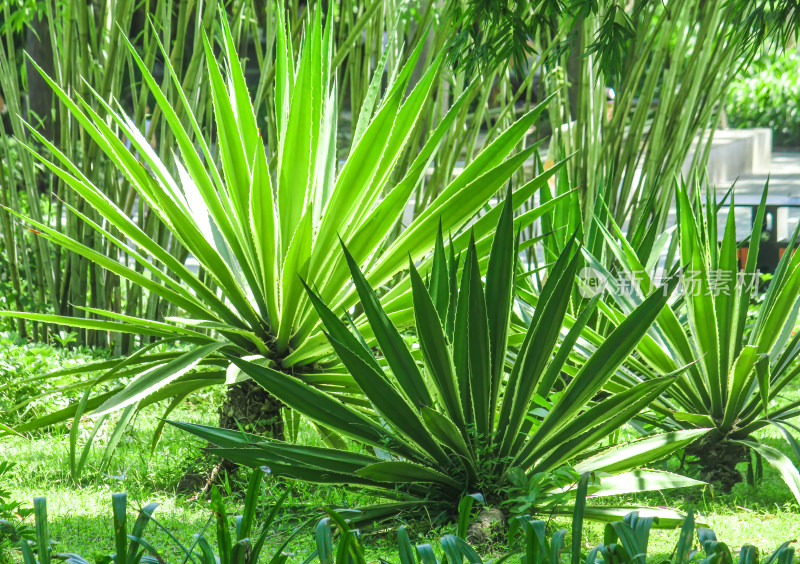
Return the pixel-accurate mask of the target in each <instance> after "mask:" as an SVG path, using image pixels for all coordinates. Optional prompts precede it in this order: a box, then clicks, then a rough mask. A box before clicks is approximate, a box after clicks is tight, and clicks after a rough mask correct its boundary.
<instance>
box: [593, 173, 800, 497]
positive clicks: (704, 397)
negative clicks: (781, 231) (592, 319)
mask: <svg viewBox="0 0 800 564" xmlns="http://www.w3.org/2000/svg"><path fill="white" fill-rule="evenodd" d="M731 198H733V197H732V196H731ZM677 199H678V204H679V206H678V226H677V234H676V235H675V236H676V237H677V239H678V241H677V243H678V246H679V253H678V257H677V258H676V260H677V261H679V262H680V264H681V265H682V266H683V267H684V269H685V270H684V284H683V286H684V291H683V292H682V293H681V296H680V299H677V300H675V301H674V302H673V303H671V304H670V305H668V306H666V307H664V309H663V311H662V312H661V313H659V315H658V316H657V318H656V321H655V323H654V325H653V329H652V330H651V332H650V334H649V335H648V336H647V337H646V338H644V339H642V341H641V342H640V343H639V345H638V347H637V352H638V353H639V355H640V360H641V361H642V362H640V363H639V364H638V366H637V367H635V368H634V370H632V371H631V372H629V373H628V379H627V380H626V381H625V382H624V383H623V382H617V385H619V386H621V387H626V386H628V385H630V383H631V382H634V383H638V382H642V381H648V380H649V379H650V378H652V377H653V375H655V374H659V373H661V372H662V371H665V370H667V371H668V370H671V369H674V368H676V367H679V366H683V365H685V364H687V363H692V364H691V365H690V366H689V367H688V368H687V370H686V371H685V372H684V373H683V375H682V376H681V377H680V378H679V380H678V382H677V383H676V384H675V385H674V386H672V387H671V388H670V389H669V390H667V391H666V392H665V393H664V395H663V397H662V398H661V399H660V400H659V401H657V402H655V403H654V404H653V409H654V410H655V411H656V412H657V413H658V414H659V415H660V417H658V418H654V419H650V420H649V422H651V423H654V424H656V425H659V426H661V427H666V428H670V429H692V428H699V427H702V428H712V429H713V430H712V431H711V432H709V433H708V435H705V436H704V437H703V438H702V439H700V440H699V441H698V442H697V443H695V444H694V445H692V446H691V447H690V448H688V449H687V454H692V455H694V456H696V457H698V459H699V463H700V466H701V468H702V471H703V477H704V479H707V480H709V481H719V482H721V483H722V485H723V486H724V487H725V488H729V487H730V486H731V485H733V484H734V483H736V482H738V481H741V479H742V476H741V474H740V473H739V471H738V470H737V469H736V464H737V463H739V462H743V461H746V460H751V456H750V454H749V453H750V452H751V451H752V452H754V453H756V454H757V455H758V456H760V457H763V458H764V459H765V460H767V462H769V463H770V464H772V465H773V466H774V467H775V468H776V469H777V470H778V472H779V473H780V474H781V476H782V477H783V479H784V481H785V482H786V483H787V485H788V486H789V488H790V489H791V490H792V493H793V494H794V495H795V497H796V498H797V499H798V500H800V474H798V471H797V468H796V467H795V464H793V463H792V461H791V460H790V459H789V458H788V457H787V456H786V455H785V454H783V453H782V452H781V451H780V450H778V449H776V448H775V447H773V446H770V445H768V444H765V443H763V442H759V441H758V440H757V439H756V438H755V437H754V433H756V432H757V431H759V430H760V429H764V428H766V427H768V426H770V425H771V426H773V427H775V428H776V429H778V430H779V431H780V432H781V434H782V435H783V436H784V437H785V438H786V440H787V441H788V443H789V445H790V446H791V448H792V450H793V451H794V454H795V457H796V458H797V459H798V460H800V448H798V445H797V442H796V440H795V439H794V437H793V436H792V434H791V432H790V431H791V430H795V431H798V430H800V429H798V427H797V426H796V425H795V424H794V423H792V421H791V420H792V419H793V418H794V417H796V416H797V415H798V414H800V401H781V392H782V391H783V390H784V389H785V387H786V386H787V385H788V384H789V383H790V382H792V381H793V379H794V378H795V377H796V375H797V374H798V371H800V367H799V366H798V364H797V362H796V358H797V354H798V352H800V334H798V333H795V332H794V329H795V323H796V321H797V312H798V306H799V305H800V303H799V302H798V300H800V254H797V253H791V252H786V253H784V255H783V257H782V258H781V261H780V263H779V265H778V267H777V270H776V272H775V275H774V277H773V278H772V280H771V281H770V283H769V287H768V289H767V290H766V293H765V294H764V295H763V300H762V301H760V303H758V304H757V305H755V306H753V305H752V303H751V302H752V301H754V297H755V296H754V294H755V292H754V287H757V286H758V284H759V280H758V274H759V273H758V271H757V265H758V253H759V245H760V241H761V229H762V224H763V220H764V213H765V211H764V205H765V202H766V200H767V190H766V189H765V190H764V194H763V196H762V202H761V206H760V208H759V210H758V213H757V216H756V218H755V222H754V224H753V230H752V234H751V235H750V237H749V239H748V241H747V247H746V248H747V258H746V264H745V265H744V270H740V263H739V256H738V254H737V248H738V243H737V239H736V225H735V218H734V212H733V208H732V207H731V209H730V211H729V212H728V215H727V220H726V222H725V227H724V230H723V234H722V240H721V243H719V242H718V240H717V239H718V237H717V232H718V231H717V210H718V209H719V205H718V204H717V202H716V201H715V200H714V199H712V197H711V196H709V199H708V203H707V205H706V206H705V208H704V209H702V208H700V207H699V206H698V207H697V209H695V208H693V206H692V204H691V203H690V201H689V196H688V193H687V190H686V188H685V186H682V187H680V188H679V189H678V194H677ZM731 202H733V199H732V200H731ZM604 233H605V235H606V240H607V242H608V247H609V248H610V249H611V251H612V252H613V256H614V257H615V258H616V259H617V261H618V262H617V264H618V265H619V266H620V267H621V270H622V271H623V272H625V273H635V277H630V276H629V275H627V274H625V276H626V277H627V278H630V280H629V281H626V285H628V287H629V288H638V290H639V291H640V292H641V293H643V294H647V293H649V292H650V291H652V288H653V287H654V286H653V278H652V273H651V270H650V269H651V266H652V265H653V264H656V261H657V259H658V257H659V252H658V251H656V252H655V254H654V255H653V256H651V257H647V258H640V257H639V256H637V254H636V253H635V252H634V251H633V249H632V248H631V247H630V246H629V245H628V244H627V243H626V242H625V239H624V238H623V237H621V235H620V232H619V230H617V231H616V232H615V233H612V232H608V231H604ZM668 237H669V233H666V234H665V236H664V237H662V245H658V247H659V248H663V245H665V244H666V241H667V239H668ZM797 237H798V234H797V232H795V234H794V236H793V237H792V240H791V242H790V243H789V246H788V248H789V249H792V248H794V244H795V242H796V241H797ZM590 264H591V266H593V267H594V268H596V269H597V271H598V272H599V273H601V275H602V276H604V277H605V278H606V281H607V282H608V284H609V291H608V292H607V293H606V300H605V304H604V306H603V311H604V313H605V314H607V315H608V316H609V317H610V318H611V319H612V320H615V321H617V320H620V319H622V318H623V316H624V315H625V314H626V312H628V311H630V310H632V309H633V308H634V307H636V304H637V303H638V302H639V298H638V296H637V294H636V293H631V292H629V291H627V292H626V291H623V289H621V288H619V287H618V283H617V280H618V279H619V276H616V277H615V276H613V275H612V274H611V273H609V272H608V271H605V270H603V268H602V266H601V265H600V263H599V261H596V260H592V261H591V263H590ZM645 265H648V266H645ZM634 278H635V279H634ZM756 466H760V460H759V464H757V465H756ZM751 470H752V466H751Z"/></svg>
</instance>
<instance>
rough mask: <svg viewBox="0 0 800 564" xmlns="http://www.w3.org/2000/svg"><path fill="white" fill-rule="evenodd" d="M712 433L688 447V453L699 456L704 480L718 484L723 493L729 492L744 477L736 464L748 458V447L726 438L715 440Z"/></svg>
mask: <svg viewBox="0 0 800 564" xmlns="http://www.w3.org/2000/svg"><path fill="white" fill-rule="evenodd" d="M711 435H714V433H713V432H712V433H709V435H707V436H705V437H703V438H701V439H699V440H698V441H695V442H694V443H692V444H691V445H689V446H688V447H686V454H688V455H690V456H696V457H697V459H698V461H697V464H698V466H699V467H700V478H701V479H702V480H704V481H706V482H708V483H709V484H712V483H713V484H717V486H718V487H719V488H720V489H721V491H722V492H723V493H728V492H730V491H731V488H733V486H735V485H736V484H738V483H739V482H741V481H742V479H743V477H742V473H741V472H739V471H738V470H737V469H736V465H737V464H739V463H740V462H746V461H747V460H748V453H747V449H746V448H745V447H743V446H741V445H737V444H733V443H729V442H727V441H725V440H719V439H717V440H715V439H714V437H712V436H711Z"/></svg>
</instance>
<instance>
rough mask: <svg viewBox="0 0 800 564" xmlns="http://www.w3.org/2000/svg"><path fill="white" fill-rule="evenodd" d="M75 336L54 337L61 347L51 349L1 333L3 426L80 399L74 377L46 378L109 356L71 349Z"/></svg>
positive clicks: (0, 420)
mask: <svg viewBox="0 0 800 564" xmlns="http://www.w3.org/2000/svg"><path fill="white" fill-rule="evenodd" d="M74 336H75V334H74V333H66V332H64V331H62V332H60V333H59V334H58V335H55V334H54V335H53V338H54V340H56V341H57V342H58V344H59V346H51V345H48V344H45V343H29V342H27V341H25V340H23V339H21V338H20V337H19V335H18V334H17V333H14V332H5V333H1V332H0V423H3V424H5V425H9V426H11V427H16V426H17V425H18V424H20V423H23V422H25V421H28V420H30V419H33V418H36V417H40V416H42V415H44V414H45V413H48V412H52V411H55V410H57V409H61V408H63V407H65V406H67V405H69V404H70V403H72V402H75V401H77V400H79V399H80V397H81V395H82V391H80V390H75V389H73V388H72V387H71V386H70V385H71V384H75V377H74V376H71V375H69V374H64V375H62V376H59V377H55V378H46V379H43V378H42V377H43V376H45V375H47V374H51V373H53V372H55V371H59V372H63V371H68V370H69V369H70V368H75V367H79V366H81V365H84V364H87V363H89V362H93V361H97V360H101V359H102V358H103V357H107V353H106V352H105V351H103V350H97V349H89V348H87V347H76V348H73V349H69V348H67V346H68V345H70V344H71V342H72V341H73V340H74ZM0 434H2V432H0Z"/></svg>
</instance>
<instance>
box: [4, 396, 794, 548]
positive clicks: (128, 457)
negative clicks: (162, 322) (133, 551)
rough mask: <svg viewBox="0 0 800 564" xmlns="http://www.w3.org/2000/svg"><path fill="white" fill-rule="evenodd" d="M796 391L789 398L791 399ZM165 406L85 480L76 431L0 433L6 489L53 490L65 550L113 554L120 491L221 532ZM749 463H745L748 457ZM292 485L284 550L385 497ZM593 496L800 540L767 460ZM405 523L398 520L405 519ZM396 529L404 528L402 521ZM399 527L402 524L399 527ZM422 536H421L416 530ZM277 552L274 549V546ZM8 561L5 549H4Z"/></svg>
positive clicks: (236, 490) (385, 538)
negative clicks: (720, 477)
mask: <svg viewBox="0 0 800 564" xmlns="http://www.w3.org/2000/svg"><path fill="white" fill-rule="evenodd" d="M790 394H791V395H792V396H800V391H798V390H793V391H792V392H790ZM221 399H222V396H221V393H220V392H219V391H216V392H213V393H206V394H204V395H198V396H197V397H195V398H194V399H193V401H190V402H188V403H186V404H185V405H184V406H182V407H180V408H179V409H177V410H176V411H175V412H173V414H172V415H171V418H173V419H177V420H183V421H191V422H196V423H205V424H214V423H215V422H216V418H217V407H218V404H219V402H220V401H221ZM788 399H792V398H785V400H788ZM160 413H161V412H160V411H159V410H157V409H156V408H148V409H146V410H144V411H143V412H142V414H141V415H140V416H139V417H138V420H137V421H136V424H135V425H134V426H133V428H132V430H131V431H130V432H129V433H127V434H126V435H125V437H124V438H123V441H122V442H121V447H120V449H119V451H118V452H117V453H116V454H115V455H114V457H113V458H112V459H111V461H110V463H109V464H107V465H105V466H104V465H103V442H104V441H103V440H102V439H103V438H104V435H105V436H107V435H108V433H110V427H109V428H108V429H103V430H101V432H100V433H99V435H98V436H99V437H101V440H99V441H98V442H97V443H96V445H95V446H94V447H93V449H92V451H91V454H90V456H89V459H88V463H87V465H86V470H85V472H84V474H83V476H82V478H81V480H80V481H79V482H78V483H75V482H74V481H73V480H72V478H71V476H70V471H69V439H68V436H67V435H66V434H63V433H62V434H56V435H46V434H42V435H39V436H38V437H35V438H32V439H29V440H26V439H21V438H9V437H5V438H3V439H2V440H0V460H2V459H5V460H9V461H11V462H14V463H16V465H17V466H16V468H15V469H14V470H13V471H12V472H11V473H10V474H8V475H6V476H4V477H3V483H2V489H5V490H7V491H9V492H10V494H11V498H12V499H14V500H17V501H22V502H24V503H25V504H26V505H27V506H30V505H31V500H32V498H33V497H34V496H37V495H44V496H46V497H47V499H48V513H49V517H50V519H49V520H50V531H51V535H52V538H53V539H55V540H56V542H57V545H56V547H57V549H58V550H62V551H69V552H77V553H79V554H82V555H84V556H86V557H92V556H93V555H94V554H96V553H98V552H104V553H110V552H113V543H112V536H111V535H112V525H111V494H112V493H113V492H119V491H125V492H127V493H128V498H129V507H130V508H131V514H132V516H133V515H135V510H136V509H137V508H138V507H141V506H143V505H145V504H146V503H149V502H153V501H156V502H159V503H160V504H161V505H160V507H159V508H158V509H157V510H156V513H155V517H156V520H157V521H158V522H159V523H161V524H162V525H163V527H164V528H166V529H167V530H169V531H170V532H171V533H172V534H174V535H175V536H176V537H177V539H178V540H179V541H180V542H182V543H187V544H191V543H192V542H193V538H194V537H193V535H195V534H196V533H199V532H201V531H204V530H205V535H206V537H207V538H209V539H210V540H211V539H213V538H214V530H213V526H211V527H209V528H208V529H206V527H208V524H209V518H210V515H211V513H210V509H209V503H208V501H207V499H205V498H203V497H200V498H199V499H195V497H196V496H195V492H196V489H197V485H198V484H200V483H203V481H204V480H203V478H204V477H205V476H206V475H207V474H208V473H209V472H210V471H211V469H212V468H213V467H214V465H215V464H216V462H217V461H216V459H215V458H214V457H213V456H212V455H210V454H208V453H206V452H205V451H204V450H203V448H204V447H205V446H206V445H205V444H204V443H203V442H202V441H199V440H197V439H195V438H193V437H191V436H189V435H186V434H184V433H181V432H179V431H178V430H176V429H174V428H172V427H170V426H167V427H166V428H165V431H164V435H163V437H162V439H161V442H160V443H159V445H158V448H156V449H155V451H152V452H151V449H150V441H151V437H152V434H153V431H154V430H155V428H156V426H157V424H158V416H159V415H160ZM91 425H92V422H91V420H89V419H84V421H83V422H82V427H81V431H82V434H83V435H84V436H85V434H87V433H88V432H89V431H90V428H91ZM300 432H301V434H302V436H301V441H303V442H306V443H312V444H314V443H317V444H319V443H320V439H319V437H318V436H316V435H315V432H314V430H313V428H311V427H309V426H303V427H301V431H300ZM759 438H760V439H762V440H765V441H767V442H769V443H770V444H772V445H773V446H776V447H778V448H781V449H782V450H784V451H785V452H787V454H789V451H788V446H787V445H786V444H785V442H784V441H782V440H781V439H780V436H779V434H778V432H777V430H772V429H766V430H764V431H763V432H761V434H760V436H759ZM678 466H679V461H678V460H677V459H672V460H670V461H668V463H666V464H665V468H667V469H671V470H678ZM741 469H742V470H744V465H742V468H741ZM187 474H190V475H194V477H195V479H194V480H193V481H191V483H190V484H189V486H188V487H184V486H183V485H182V480H183V478H184V476H186V475H187ZM247 474H248V472H247V471H243V472H240V475H238V476H235V477H233V478H231V479H230V480H228V481H227V482H225V483H223V485H222V490H223V493H224V494H225V496H226V500H227V503H228V507H229V511H230V513H231V514H236V513H237V511H239V508H240V507H241V505H240V499H239V498H238V496H239V494H240V491H241V485H242V483H243V482H244V481H245V480H246V479H247ZM287 487H290V488H292V491H293V493H292V494H291V495H290V497H289V499H288V500H287V503H286V506H285V509H284V511H283V512H282V516H281V519H280V523H281V525H280V527H279V530H278V531H276V534H275V535H274V536H273V537H272V538H271V540H270V546H271V547H272V548H273V549H274V548H275V547H277V546H278V545H279V544H280V543H281V541H282V539H284V538H286V535H287V534H288V533H289V531H291V530H292V529H294V528H295V527H296V526H297V525H298V524H300V523H302V522H313V521H314V520H315V519H316V518H318V516H319V515H320V511H321V508H322V507H324V506H337V507H341V506H349V507H355V506H357V505H360V504H365V503H370V502H374V501H376V499H375V498H372V497H370V496H369V495H367V494H364V493H358V492H351V491H347V490H345V489H344V488H322V487H318V486H315V485H312V484H290V483H287V482H286V481H285V480H283V479H280V478H276V477H273V476H271V477H269V478H268V483H267V488H266V495H265V497H264V500H263V503H264V510H266V508H267V506H268V505H269V504H270V503H271V502H272V501H273V500H275V499H277V497H278V496H280V495H281V493H283V492H284V491H285V489H286V488H287ZM590 503H608V504H615V505H617V504H626V505H632V506H637V505H638V506H642V505H661V506H669V507H672V508H676V509H680V510H683V511H688V510H690V509H692V510H693V511H694V512H695V514H696V515H697V516H698V520H702V521H703V522H705V523H707V524H708V525H709V526H710V527H711V528H712V529H713V530H714V531H715V532H716V534H717V537H718V538H719V539H720V540H722V541H724V542H726V543H727V544H728V545H729V546H730V547H732V549H733V550H734V552H736V551H738V548H739V547H740V546H741V545H743V544H752V545H755V546H756V547H758V548H759V549H760V551H761V552H762V554H763V553H765V552H767V551H769V552H771V551H772V550H774V549H775V548H776V547H777V546H778V545H780V544H781V543H782V542H784V541H786V540H791V539H795V538H800V520H798V506H797V504H796V502H795V501H794V498H793V497H792V495H791V493H790V491H789V489H788V487H787V486H786V485H785V484H784V483H783V482H782V481H781V479H780V478H779V476H778V475H777V473H776V472H775V471H773V470H772V468H770V467H769V466H767V465H765V467H764V478H763V481H762V482H761V483H760V484H759V485H758V487H757V488H755V489H754V488H753V487H751V486H749V485H747V484H745V483H740V484H738V485H737V486H735V487H734V489H733V491H732V492H730V493H729V494H724V495H723V494H720V493H719V492H715V490H714V488H712V487H706V488H704V489H702V490H701V489H684V490H673V491H666V492H657V493H650V494H640V495H636V496H628V497H625V498H615V499H604V500H590ZM399 524H400V523H397V524H396V525H399ZM406 525H407V526H408V527H409V529H410V533H411V535H412V540H413V541H414V542H415V543H422V542H429V543H431V544H433V545H434V546H437V544H438V538H439V537H440V536H441V535H443V534H445V533H454V532H455V531H454V527H453V526H444V527H433V528H432V529H430V528H429V524H425V523H423V524H412V523H407V524H406ZM562 527H564V528H569V522H568V520H566V519H563V518H559V519H553V520H551V528H552V529H553V530H555V529H557V528H562ZM393 528H394V527H393ZM393 528H392V529H393ZM415 534H419V536H416V538H415ZM602 537H603V527H602V525H600V524H597V523H590V524H588V525H587V527H586V530H585V538H584V546H586V547H589V546H592V545H595V544H597V543H599V542H601V541H602ZM677 537H678V532H677V531H654V532H653V535H652V538H651V554H650V557H649V560H648V561H652V562H658V561H661V560H663V559H664V558H666V557H668V556H669V554H670V552H671V551H672V549H673V547H674V546H675V543H676V541H677ZM146 538H147V539H148V540H150V541H151V542H153V543H154V544H155V545H156V546H158V547H160V548H166V550H165V552H164V556H165V557H166V561H167V562H181V561H182V560H183V559H182V558H181V553H180V550H179V549H178V547H177V546H176V545H175V543H174V542H172V541H171V540H170V539H169V538H168V536H167V534H166V533H164V532H163V530H160V529H159V528H158V527H152V526H151V528H150V529H149V532H148V534H147V535H146ZM394 538H395V537H394V532H393V530H387V531H386V532H382V533H373V534H369V535H364V537H363V538H362V542H363V544H364V545H365V547H366V548H367V550H368V555H369V556H370V560H371V561H377V560H378V559H380V558H383V559H386V560H389V561H392V562H394V561H397V558H396V555H395V554H394V544H395V543H394ZM313 549H314V541H313V537H312V534H311V530H310V529H309V531H308V533H306V534H303V535H301V536H300V537H299V538H298V539H297V540H296V541H295V542H294V543H293V544H292V547H291V552H292V553H293V554H294V556H295V557H294V558H293V560H294V561H302V560H303V559H305V557H306V556H308V555H309V554H310V553H311V552H312V551H313ZM507 551H508V548H507V547H506V546H505V545H502V544H498V545H497V546H490V547H484V548H483V549H482V554H484V555H486V556H488V555H491V554H502V553H504V552H507ZM270 552H271V551H266V553H265V554H269V553H270ZM16 557H17V554H15V553H13V552H12V553H10V554H7V556H6V558H11V560H10V561H12V562H13V561H15V560H14V558H16ZM0 562H2V556H0Z"/></svg>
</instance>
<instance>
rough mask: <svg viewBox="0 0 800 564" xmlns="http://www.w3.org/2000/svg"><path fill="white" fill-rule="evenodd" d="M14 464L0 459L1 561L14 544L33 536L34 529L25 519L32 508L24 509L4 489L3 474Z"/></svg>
mask: <svg viewBox="0 0 800 564" xmlns="http://www.w3.org/2000/svg"><path fill="white" fill-rule="evenodd" d="M12 468H14V464H12V463H11V462H7V461H5V460H2V461H0V562H4V560H3V558H4V554H5V553H6V552H7V551H8V550H9V548H10V547H11V545H12V544H14V543H18V542H20V541H21V540H23V539H28V538H31V535H32V529H31V528H30V527H29V526H27V525H26V524H25V523H24V520H25V519H26V518H27V517H28V516H30V514H31V513H33V510H32V509H23V508H22V504H21V503H19V502H16V501H14V500H12V499H10V495H11V494H9V492H7V491H5V490H4V489H3V485H2V484H3V476H5V475H6V474H8V473H9V472H10V471H11V470H12Z"/></svg>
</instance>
